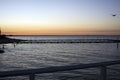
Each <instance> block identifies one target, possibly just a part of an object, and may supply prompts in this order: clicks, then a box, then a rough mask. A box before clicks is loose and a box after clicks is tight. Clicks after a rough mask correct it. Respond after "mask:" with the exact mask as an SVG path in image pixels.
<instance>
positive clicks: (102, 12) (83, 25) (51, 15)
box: [0, 0, 120, 35]
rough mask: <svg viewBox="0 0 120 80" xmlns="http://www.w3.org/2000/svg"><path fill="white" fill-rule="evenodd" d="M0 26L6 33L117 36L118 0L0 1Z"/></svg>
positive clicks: (119, 3)
mask: <svg viewBox="0 0 120 80" xmlns="http://www.w3.org/2000/svg"><path fill="white" fill-rule="evenodd" d="M112 14H117V15H116V16H114V17H113V16H112ZM0 27H1V29H2V32H3V33H4V34H7V35H120V0H0Z"/></svg>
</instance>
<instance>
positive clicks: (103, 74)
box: [0, 60, 120, 80]
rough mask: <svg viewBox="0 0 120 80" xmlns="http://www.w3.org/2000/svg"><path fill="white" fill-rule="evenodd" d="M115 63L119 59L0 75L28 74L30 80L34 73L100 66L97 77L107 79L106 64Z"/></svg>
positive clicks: (7, 72)
mask: <svg viewBox="0 0 120 80" xmlns="http://www.w3.org/2000/svg"><path fill="white" fill-rule="evenodd" d="M115 64H120V60H116V61H107V62H99V63H89V64H78V65H70V66H57V67H47V68H40V69H27V70H15V71H1V72H0V77H11V76H24V75H29V79H30V80H35V74H42V73H53V72H60V71H69V70H77V69H86V68H100V78H99V79H100V80H107V75H106V74H107V66H110V65H115Z"/></svg>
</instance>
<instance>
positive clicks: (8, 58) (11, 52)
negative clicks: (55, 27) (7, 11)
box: [0, 36, 120, 80]
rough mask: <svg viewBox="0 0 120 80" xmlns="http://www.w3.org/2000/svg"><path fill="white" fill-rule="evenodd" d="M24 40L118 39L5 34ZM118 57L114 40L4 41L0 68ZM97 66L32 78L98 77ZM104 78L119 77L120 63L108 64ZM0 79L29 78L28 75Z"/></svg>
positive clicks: (115, 79) (94, 79) (79, 79)
mask: <svg viewBox="0 0 120 80" xmlns="http://www.w3.org/2000/svg"><path fill="white" fill-rule="evenodd" d="M9 37H10V38H16V39H24V40H41V39H42V40H47V39H56V40H59V39H120V36H9ZM119 59H120V46H119V48H117V44H116V43H59V44H57V43H39V44H38V43H34V44H16V45H15V46H14V44H5V53H3V54H0V71H11V70H23V69H36V68H45V67H51V66H65V65H75V64H87V63H96V62H104V61H113V60H119ZM99 70H100V69H99V68H91V69H81V70H73V71H64V72H56V73H49V74H48V73H47V74H37V75H36V80H99V72H100V71H99ZM107 71H108V72H107V75H108V80H120V65H114V66H109V67H108V69H107ZM0 80H29V79H28V76H19V77H8V78H0Z"/></svg>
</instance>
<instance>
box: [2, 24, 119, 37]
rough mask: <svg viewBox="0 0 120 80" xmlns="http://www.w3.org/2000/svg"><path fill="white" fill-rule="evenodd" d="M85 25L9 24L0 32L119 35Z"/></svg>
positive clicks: (112, 31) (117, 31)
mask: <svg viewBox="0 0 120 80" xmlns="http://www.w3.org/2000/svg"><path fill="white" fill-rule="evenodd" d="M81 26H82V27H81ZM87 26H88V25H79V26H70V25H67V26H63V25H60V26H57V25H53V26H47V25H39V26H36V25H35V26H33V25H30V26H28V25H27V26H26V25H19V26H18V25H10V26H4V27H2V33H3V34H6V35H120V30H107V29H99V28H98V27H94V26H93V27H91V28H88V27H87Z"/></svg>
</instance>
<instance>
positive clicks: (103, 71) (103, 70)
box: [99, 66, 107, 80]
mask: <svg viewBox="0 0 120 80" xmlns="http://www.w3.org/2000/svg"><path fill="white" fill-rule="evenodd" d="M99 79H100V80H107V67H106V66H101V67H100V78H99Z"/></svg>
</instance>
